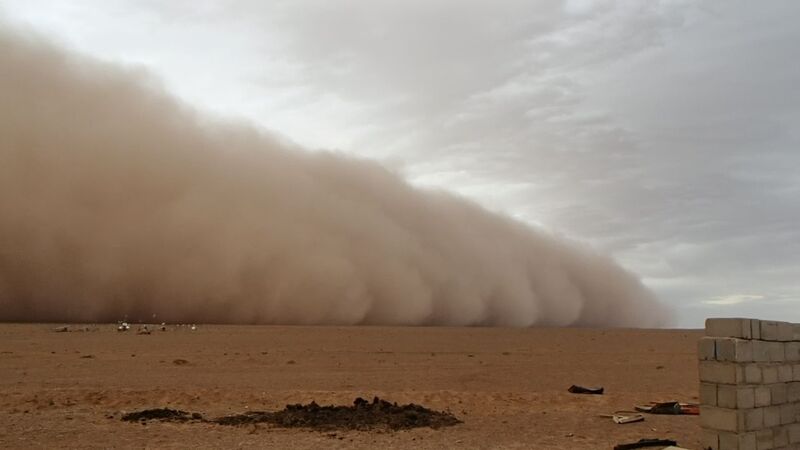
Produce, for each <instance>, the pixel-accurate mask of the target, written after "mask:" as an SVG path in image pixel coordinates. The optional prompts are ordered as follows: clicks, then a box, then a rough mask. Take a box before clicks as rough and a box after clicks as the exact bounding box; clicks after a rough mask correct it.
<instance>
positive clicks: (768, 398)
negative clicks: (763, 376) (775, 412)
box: [754, 386, 772, 407]
mask: <svg viewBox="0 0 800 450" xmlns="http://www.w3.org/2000/svg"><path fill="white" fill-rule="evenodd" d="M754 390H755V402H756V407H760V406H769V405H770V404H771V403H772V391H771V390H770V388H769V387H768V386H756V387H755V389H754Z"/></svg>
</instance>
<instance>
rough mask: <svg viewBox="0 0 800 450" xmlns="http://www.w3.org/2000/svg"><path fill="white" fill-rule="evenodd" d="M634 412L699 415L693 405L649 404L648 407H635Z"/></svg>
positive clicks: (698, 410) (675, 403) (676, 403)
mask: <svg viewBox="0 0 800 450" xmlns="http://www.w3.org/2000/svg"><path fill="white" fill-rule="evenodd" d="M634 409H636V411H639V412H644V413H648V414H670V415H680V414H683V415H691V416H696V415H699V414H700V407H699V406H698V405H697V404H695V403H680V402H661V403H659V402H651V403H650V404H649V405H644V406H642V405H636V406H635V407H634Z"/></svg>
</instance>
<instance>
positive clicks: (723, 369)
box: [699, 361, 777, 384]
mask: <svg viewBox="0 0 800 450" xmlns="http://www.w3.org/2000/svg"><path fill="white" fill-rule="evenodd" d="M699 369H700V381H702V382H706V383H722V384H737V383H742V382H744V368H743V367H742V366H741V365H737V364H733V363H725V362H716V361H700V364H699ZM776 377H777V375H776Z"/></svg>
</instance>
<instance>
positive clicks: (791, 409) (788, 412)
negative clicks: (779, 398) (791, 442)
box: [781, 403, 798, 425]
mask: <svg viewBox="0 0 800 450" xmlns="http://www.w3.org/2000/svg"><path fill="white" fill-rule="evenodd" d="M797 406H798V405H797V404H795V403H786V404H783V405H781V425H787V424H790V423H794V422H795V421H796V420H797Z"/></svg>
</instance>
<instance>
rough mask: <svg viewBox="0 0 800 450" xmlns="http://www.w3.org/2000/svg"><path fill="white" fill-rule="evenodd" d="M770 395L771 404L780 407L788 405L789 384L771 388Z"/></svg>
mask: <svg viewBox="0 0 800 450" xmlns="http://www.w3.org/2000/svg"><path fill="white" fill-rule="evenodd" d="M769 394H770V398H771V404H773V405H780V404H783V403H786V399H787V394H788V391H787V384H786V383H776V384H772V385H770V386H769Z"/></svg>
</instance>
